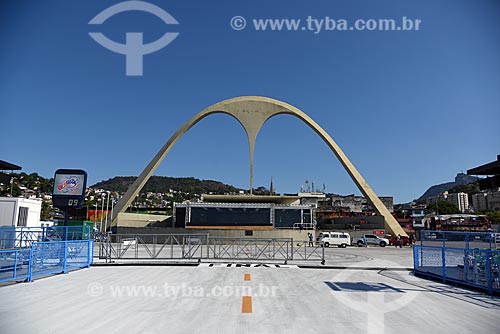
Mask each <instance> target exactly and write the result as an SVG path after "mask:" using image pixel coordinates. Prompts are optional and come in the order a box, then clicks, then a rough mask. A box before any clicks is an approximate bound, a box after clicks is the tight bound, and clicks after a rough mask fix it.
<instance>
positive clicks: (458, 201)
mask: <svg viewBox="0 0 500 334" xmlns="http://www.w3.org/2000/svg"><path fill="white" fill-rule="evenodd" d="M447 200H448V202H450V203H451V204H453V205H455V206H456V207H457V208H458V210H460V212H466V211H468V210H469V195H467V194H466V193H463V192H460V193H452V194H448V198H447Z"/></svg>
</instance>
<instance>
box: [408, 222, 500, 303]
mask: <svg viewBox="0 0 500 334" xmlns="http://www.w3.org/2000/svg"><path fill="white" fill-rule="evenodd" d="M436 232H437V231H422V233H421V235H423V238H422V239H421V242H420V245H415V246H414V248H413V264H414V272H415V274H417V275H423V276H429V277H434V278H439V279H442V280H443V282H445V283H446V282H455V283H460V284H464V285H468V286H472V287H476V288H479V289H482V290H485V291H487V292H488V293H489V294H493V293H499V292H500V273H499V268H500V251H499V250H495V249H490V247H491V248H493V247H494V243H493V242H492V238H491V235H492V234H491V233H464V232H462V233H461V235H459V234H458V233H457V232H453V233H451V232H444V233H443V232H441V231H439V232H441V233H440V234H438V233H436ZM428 236H430V239H432V240H427V239H428ZM438 236H439V237H440V238H438ZM436 239H438V240H436ZM429 243H434V245H429ZM437 244H441V246H438V245H437ZM445 245H453V246H457V245H462V246H464V247H462V248H459V247H446V246H445ZM471 246H473V247H474V248H471ZM481 246H482V247H483V249H480V248H479V247H481Z"/></svg>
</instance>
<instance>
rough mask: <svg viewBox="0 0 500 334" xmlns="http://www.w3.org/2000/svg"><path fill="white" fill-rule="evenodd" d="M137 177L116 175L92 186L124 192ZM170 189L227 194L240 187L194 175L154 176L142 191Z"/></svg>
mask: <svg viewBox="0 0 500 334" xmlns="http://www.w3.org/2000/svg"><path fill="white" fill-rule="evenodd" d="M135 179H136V177H135V176H116V177H114V178H112V179H109V180H106V181H101V182H98V183H96V184H94V185H93V186H91V187H92V188H96V189H104V190H109V191H113V192H118V193H124V192H125V191H127V189H128V188H129V187H130V185H132V183H133V182H134V181H135ZM170 190H173V191H180V192H183V193H187V194H208V193H215V194H226V193H236V192H238V191H239V190H240V189H238V188H236V187H234V186H232V185H228V184H224V183H222V182H219V181H213V180H199V179H196V178H194V177H168V176H152V177H151V178H150V179H149V180H148V182H146V185H145V186H144V188H142V190H141V192H142V193H146V192H152V193H168V192H170Z"/></svg>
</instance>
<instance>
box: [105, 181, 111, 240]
mask: <svg viewBox="0 0 500 334" xmlns="http://www.w3.org/2000/svg"><path fill="white" fill-rule="evenodd" d="M106 193H107V194H108V198H107V199H106V220H105V221H104V232H106V230H107V228H108V208H109V194H110V192H109V190H106Z"/></svg>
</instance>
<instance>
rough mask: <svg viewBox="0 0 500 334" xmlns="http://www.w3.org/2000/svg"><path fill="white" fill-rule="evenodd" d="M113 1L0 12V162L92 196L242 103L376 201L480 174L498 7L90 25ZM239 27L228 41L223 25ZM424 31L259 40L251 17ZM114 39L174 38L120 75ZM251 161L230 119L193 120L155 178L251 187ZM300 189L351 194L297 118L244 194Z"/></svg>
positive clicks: (428, 4) (272, 137) (208, 15)
mask: <svg viewBox="0 0 500 334" xmlns="http://www.w3.org/2000/svg"><path fill="white" fill-rule="evenodd" d="M119 2H120V1H102V0H92V1H89V0H85V1H83V0H81V1H38V0H36V1H35V0H33V1H17V0H3V1H1V3H0V50H1V52H0V115H1V116H0V117H1V132H0V159H2V160H6V161H9V162H12V163H15V164H18V165H21V166H22V167H23V171H25V172H28V173H30V172H34V171H36V172H38V173H39V174H41V175H43V176H45V177H52V176H53V173H54V171H55V170H56V169H58V168H82V169H85V170H86V171H87V172H88V174H89V182H90V184H93V183H95V182H98V181H100V180H103V179H108V178H112V177H114V176H118V175H138V174H139V173H140V172H141V171H142V170H143V168H144V167H145V166H146V164H147V163H148V162H149V161H150V159H151V158H152V157H153V156H154V155H155V154H156V152H157V151H158V150H159V149H160V147H161V146H162V145H163V144H164V143H165V142H166V141H167V140H168V138H170V136H171V135H172V134H173V133H174V132H175V131H176V130H177V129H178V128H179V127H180V126H182V125H183V124H184V122H186V121H187V120H188V119H189V118H191V117H192V116H193V115H195V114H196V113H197V112H199V111H200V110H202V109H203V108H205V107H207V106H209V105H211V104H213V103H216V102H219V101H220V100H223V99H226V98H231V97H235V96H239V95H263V96H269V97H272V98H276V99H280V100H283V101H286V102H288V103H290V104H293V105H295V106H297V107H298V108H300V109H301V110H303V111H304V112H306V113H307V114H309V115H310V116H311V117H312V118H313V119H314V120H316V122H318V123H319V124H320V125H321V126H323V127H324V128H325V129H326V130H327V131H328V132H329V133H330V135H331V136H332V137H333V138H334V139H335V140H336V141H337V143H338V144H339V145H340V146H341V147H342V148H343V150H344V152H345V153H346V154H347V156H348V157H349V158H350V159H351V161H352V162H353V163H354V165H355V166H356V167H357V168H358V169H359V171H360V172H361V174H362V175H363V176H364V177H365V179H366V180H367V181H368V183H369V184H370V185H371V186H372V187H373V189H374V190H375V192H377V193H378V194H379V195H381V196H394V198H395V202H405V201H410V200H412V199H414V198H417V197H419V196H420V195H421V194H422V193H423V192H424V191H425V190H426V189H427V187H428V186H430V185H432V184H436V183H441V182H446V181H450V180H452V179H453V177H454V176H455V174H456V173H457V172H460V171H462V170H464V171H465V170H467V169H469V168H472V167H475V166H477V165H479V164H483V163H486V162H490V161H492V160H494V159H495V158H496V155H497V154H499V153H500V2H499V1H495V0H491V1H486V0H478V1H459V0H450V1H435V0H428V1H427V0H426V1H402V0H393V1H376V2H375V1H370V0H366V1H359V0H358V1H351V0H350V1H347V0H346V1H310V0H302V1H289V0H286V1H285V0H281V1H277V0H274V1H270V0H256V1H242V0H241V1H236V0H230V1H213V0H199V1H192V0H182V1H181V0H178V1H159V0H156V1H153V0H152V1H150V2H151V3H154V4H156V5H158V6H160V7H161V8H163V9H165V10H166V11H167V12H169V13H170V14H171V15H172V16H173V17H175V18H176V19H177V21H178V22H179V25H178V26H173V25H165V24H164V23H163V22H162V21H161V20H160V19H159V18H157V17H155V16H154V15H151V14H148V13H145V12H137V11H135V12H126V13H121V14H118V15H116V16H114V17H112V18H110V19H109V20H107V21H106V22H105V23H104V24H103V25H101V26H97V27H92V26H89V25H88V22H89V21H90V20H91V19H92V18H93V17H94V16H95V15H97V14H98V13H99V12H100V11H102V10H103V9H105V8H107V7H109V6H111V5H113V4H116V3H119ZM236 15H241V16H243V17H245V18H246V19H247V22H248V25H247V28H246V29H244V30H242V31H235V30H233V29H232V28H231V26H230V24H229V23H230V20H231V18H232V17H233V16H236ZM308 16H312V17H314V18H318V19H319V18H324V17H325V16H329V17H331V18H336V19H342V18H343V19H347V20H350V22H351V20H352V21H354V20H356V19H370V18H373V19H379V18H393V19H396V20H399V19H400V18H401V17H403V16H406V17H409V18H415V19H421V20H422V23H421V27H420V30H419V31H411V32H403V31H322V32H321V33H319V34H314V33H312V32H310V31H294V32H290V31H289V32H286V31H281V32H277V31H274V32H273V31H265V32H263V31H255V29H253V28H252V27H251V26H250V25H251V23H252V22H251V20H252V19H258V18H264V19H265V18H283V19H285V18H300V19H306V18H307V17H308ZM92 31H100V32H103V33H104V34H105V35H106V36H107V37H108V38H110V39H112V40H115V41H117V42H120V43H123V42H124V41H125V33H126V32H144V39H145V41H146V42H151V41H154V40H156V39H157V38H159V37H160V36H162V35H163V34H164V33H165V32H167V31H173V32H179V33H180V35H179V36H178V37H177V39H176V40H174V41H173V42H172V43H171V44H170V45H168V46H167V47H165V48H164V49H162V50H160V51H158V52H156V53H152V54H150V55H146V56H144V75H143V76H142V77H127V76H125V56H123V55H119V54H116V53H113V52H111V51H109V50H107V49H105V48H103V47H102V46H100V45H99V44H97V43H96V42H95V41H94V40H93V39H92V38H90V36H89V35H88V33H89V32H92ZM248 174H249V172H248V149H247V142H246V138H245V135H244V132H243V130H242V128H241V127H240V126H239V125H238V124H237V123H236V121H235V120H233V119H231V118H230V117H228V116H224V115H216V116H212V117H209V118H207V119H205V120H203V121H202V122H201V123H199V124H198V125H196V126H195V127H194V128H193V129H191V130H190V132H188V134H187V135H186V136H184V137H183V138H182V139H181V140H180V142H179V143H178V144H177V145H176V146H175V147H174V149H173V150H172V151H171V153H170V154H169V155H168V156H167V158H166V159H165V160H164V162H163V163H162V165H161V166H160V168H159V169H158V170H157V172H156V175H165V176H176V177H178V176H193V177H197V178H201V179H214V180H219V181H222V182H225V183H228V184H233V185H235V186H238V187H242V188H248V186H249V182H248ZM271 176H273V179H274V183H275V185H276V188H277V191H278V192H281V193H283V192H296V191H298V190H299V189H300V185H301V184H304V180H306V179H308V180H314V181H315V182H316V184H317V185H318V187H320V188H321V185H322V184H323V183H325V184H326V187H327V191H328V192H334V193H341V194H349V193H358V191H357V189H356V187H355V185H354V183H353V182H352V181H351V180H350V178H349V177H348V175H347V173H346V172H345V171H344V170H343V169H342V167H341V166H340V164H339V163H338V161H337V160H336V158H335V157H334V156H333V155H332V154H331V153H330V152H329V150H328V148H327V146H326V145H325V144H324V143H323V142H322V141H321V140H320V139H319V138H318V137H317V136H316V135H315V134H313V132H312V131H311V130H310V129H308V128H307V126H306V125H304V124H302V123H301V122H300V121H299V120H297V119H294V118H292V117H290V116H278V117H276V118H274V119H272V120H271V121H270V122H269V123H267V124H266V125H265V127H264V128H263V130H262V132H261V133H260V136H259V137H258V139H257V147H256V155H255V185H256V186H258V185H264V186H266V187H268V186H269V180H270V178H271Z"/></svg>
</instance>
